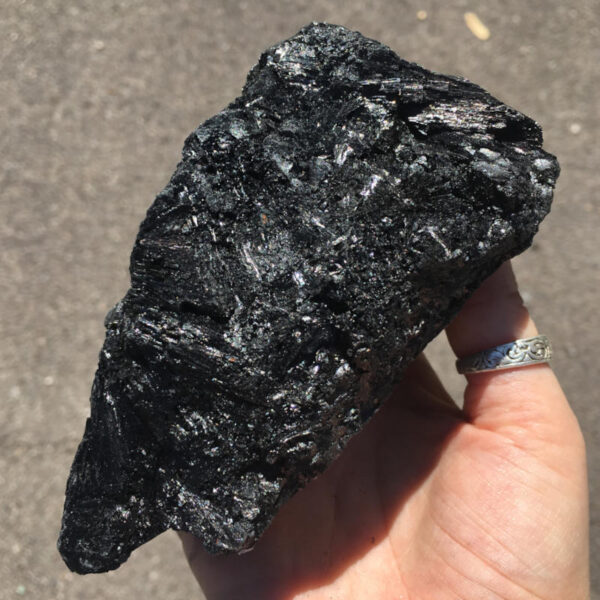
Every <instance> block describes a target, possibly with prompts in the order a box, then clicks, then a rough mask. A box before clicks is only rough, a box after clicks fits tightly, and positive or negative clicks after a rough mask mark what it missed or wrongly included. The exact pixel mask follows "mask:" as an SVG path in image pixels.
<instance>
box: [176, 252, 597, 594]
mask: <svg viewBox="0 0 600 600" xmlns="http://www.w3.org/2000/svg"><path fill="white" fill-rule="evenodd" d="M536 333H537V332H536V329H535V326H534V324H533V322H532V321H531V319H530V318H529V315H528V313H527V311H526V309H525V308H524V307H523V305H522V301H521V298H520V296H519V294H518V292H517V287H516V282H515V280H514V277H513V275H512V271H511V268H510V265H509V264H508V263H507V264H505V265H504V266H503V267H502V268H501V269H499V270H498V272H497V273H496V274H494V275H493V276H492V277H491V278H490V279H488V280H487V281H486V282H485V283H484V285H483V286H482V287H481V288H480V289H479V290H478V291H477V292H476V293H475V295H474V296H473V297H472V298H471V299H470V300H469V302H468V303H467V304H466V305H465V307H464V308H463V309H462V311H461V312H460V314H459V315H458V316H457V317H456V319H455V320H454V321H453V322H452V324H451V325H450V326H449V327H448V329H447V334H448V338H449V341H450V344H451V345H452V347H453V349H454V351H455V352H456V354H457V355H458V356H465V355H469V354H472V353H473V352H476V351H478V350H482V349H485V348H489V347H493V346H496V345H498V344H501V343H504V342H507V341H512V340H514V339H518V338H523V337H531V336H534V335H536ZM181 535H182V539H183V545H184V550H185V552H186V555H187V557H188V560H189V562H190V566H191V568H192V571H193V573H194V575H195V576H196V578H197V579H198V581H199V582H200V584H201V586H202V589H203V590H204V592H205V594H206V597H207V598H208V600H238V599H244V600H248V599H251V600H255V599H256V600H288V599H297V600H299V599H302V600H309V599H310V600H321V599H322V600H325V599H327V600H338V599H339V600H349V599H354V598H369V599H374V600H401V599H405V600H408V599H410V600H446V599H453V600H456V599H461V600H482V599H503V600H533V599H535V600H551V599H552V600H554V599H556V600H585V599H587V598H589V556H588V552H589V541H588V536H589V526H588V491H587V478H586V466H585V447H584V442H583V438H582V435H581V431H580V429H579V426H578V423H577V420H576V418H575V416H574V414H573V412H572V411H571V409H570V407H569V405H568V403H567V400H566V398H565V396H564V395H563V393H562V390H561V388H560V386H559V384H558V382H557V381H556V378H555V377H554V374H553V373H552V370H551V369H550V367H549V366H547V365H543V364H542V365H536V366H529V367H523V368H517V369H511V370H506V371H497V372H493V373H477V374H473V375H469V376H468V386H467V389H466V391H465V402H464V408H463V410H459V409H458V408H457V407H456V405H455V404H454V403H453V402H452V400H451V399H450V397H449V396H448V394H447V393H446V391H445V390H444V388H443V386H442V384H441V383H440V381H439V380H438V378H437V376H436V375H435V373H434V372H433V370H432V369H431V367H430V366H429V364H428V363H427V360H426V359H425V358H424V357H423V356H421V357H419V358H418V359H417V360H416V361H415V362H414V363H413V364H412V365H411V366H410V367H409V368H408V369H407V371H406V373H405V375H404V377H403V380H402V382H401V383H400V385H399V386H398V388H397V390H396V391H395V392H394V394H393V395H392V396H391V397H390V398H389V399H388V400H387V402H386V403H385V404H384V405H383V407H382V408H381V409H380V410H379V412H378V413H377V414H376V415H375V416H374V417H373V419H372V420H371V421H370V422H369V423H368V424H367V426H366V427H365V428H364V430H363V431H362V432H361V433H359V434H358V435H357V436H355V438H353V439H352V440H351V442H350V443H349V444H348V446H347V448H346V449H345V450H344V452H343V453H342V455H341V456H340V458H339V459H338V460H337V461H335V462H334V463H333V464H332V465H331V466H330V468H329V469H328V470H327V471H326V472H325V473H324V474H323V475H321V476H320V477H318V478H317V479H315V480H314V481H312V482H311V483H310V484H309V485H308V486H307V487H306V488H305V489H304V490H302V491H300V492H299V493H298V494H296V495H295V496H294V497H293V498H292V499H291V500H290V501H289V502H288V503H287V504H286V505H285V506H284V507H283V508H282V510H281V511H280V512H279V514H278V515H277V516H276V517H275V519H274V520H273V523H272V524H271V526H270V527H269V528H268V530H267V531H266V532H265V534H264V535H263V537H262V538H261V539H260V540H259V542H258V543H257V544H256V546H255V548H254V549H253V550H252V551H251V552H249V553H246V554H243V555H239V556H237V555H234V556H211V555H209V554H207V553H206V552H204V550H203V549H202V545H201V543H200V541H199V540H197V539H196V538H194V537H193V536H191V535H189V534H181Z"/></svg>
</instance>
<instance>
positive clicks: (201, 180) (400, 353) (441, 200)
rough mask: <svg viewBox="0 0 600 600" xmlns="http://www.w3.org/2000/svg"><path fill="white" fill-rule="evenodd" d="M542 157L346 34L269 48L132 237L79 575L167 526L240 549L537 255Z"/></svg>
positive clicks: (524, 135) (453, 81)
mask: <svg viewBox="0 0 600 600" xmlns="http://www.w3.org/2000/svg"><path fill="white" fill-rule="evenodd" d="M541 142H542V134H541V131H540V128H539V127H538V126H537V125H536V123H535V122H534V121H532V120H531V119H529V118H527V117H525V116H524V115H522V114H520V113H519V112H517V111H515V110H514V109H512V108H509V107H507V106H505V105H504V104H502V103H501V102H499V101H498V100H495V99H494V98H492V97H491V96H490V95H488V94H487V93H486V92H485V91H484V90H482V89H481V88H479V87H477V86H476V85H474V84H472V83H469V82H467V81H465V80H463V79H460V78H456V77H448V76H444V75H438V74H434V73H431V72H429V71H426V70H424V69H423V68H421V67H419V66H417V65H414V64H410V63H407V62H405V61H403V60H401V59H400V58H398V56H396V54H394V53H393V52H392V51H391V50H390V49H389V48H387V47H385V46H383V45H381V44H379V43H378V42H375V41H373V40H369V39H366V38H364V37H363V36H361V35H360V34H359V33H356V32H351V31H348V30H347V29H344V28H342V27H337V26H333V25H325V24H313V25H310V26H308V27H306V28H305V29H303V30H302V31H300V32H299V33H298V34H297V35H295V36H294V37H292V38H291V39H289V40H287V41H285V42H282V43H280V44H277V45H276V46H274V47H272V48H270V49H269V50H267V51H266V52H265V53H264V54H263V55H262V56H261V58H260V61H259V63H258V65H257V66H256V67H254V68H253V70H252V71H251V72H250V74H249V76H248V80H247V83H246V85H245V87H244V90H243V92H242V95H241V96H240V97H239V98H238V99H237V100H235V101H234V102H233V103H232V104H231V105H230V106H229V107H227V108H226V109H225V110H223V111H222V112H221V113H219V114H218V115H216V116H214V117H213V118H211V119H209V120H208V121H206V123H204V124H203V125H201V126H200V127H199V128H198V129H196V130H195V131H194V132H193V133H192V134H191V135H190V136H189V137H188V139H187V140H186V142H185V146H184V149H183V159H182V161H181V163H180V164H179V165H178V167H177V170H176V171H175V173H174V174H173V177H172V179H171V181H170V182H169V184H168V185H167V187H166V188H165V189H164V190H163V192H161V193H160V194H159V196H158V197H157V198H156V200H155V202H154V204H153V205H152V206H151V207H150V209H149V211H148V214H147V217H146V219H145V220H144V221H143V223H142V225H141V227H140V231H139V234H138V237H137V240H136V243H135V247H134V249H133V253H132V256H131V289H130V290H129V292H128V293H127V295H126V296H125V298H124V299H123V300H122V301H121V302H120V303H119V304H118V305H117V306H116V307H115V308H114V309H113V310H112V311H111V312H110V313H109V314H108V316H107V318H106V328H107V334H106V341H105V343H104V347H103V348H102V351H101V353H100V362H99V366H98V371H97V373H96V378H95V381H94V385H93V389H92V397H91V417H90V419H89V420H88V422H87V425H86V430H85V434H84V437H83V440H82V442H81V445H80V447H79V450H78V451H77V455H76V457H75V461H74V463H73V468H72V471H71V475H70V478H69V481H68V486H67V498H66V503H65V512H64V517H63V526H62V530H61V534H60V539H59V548H60V551H61V553H62V555H63V557H64V559H65V561H66V563H67V564H68V566H69V567H70V568H71V569H73V570H75V571H78V572H82V573H87V572H98V571H106V570H109V569H114V568H116V567H117V566H119V565H120V564H121V563H122V562H123V561H125V560H126V559H127V557H128V556H129V554H130V553H131V551H132V550H133V549H135V548H136V547H138V546H139V545H141V544H143V543H144V542H146V541H147V540H149V539H150V538H152V537H154V536H155V535H157V534H159V533H161V532H162V531H164V530H166V529H168V528H172V529H178V530H185V531H190V532H192V533H193V534H195V535H196V536H198V537H199V538H200V539H201V540H202V542H203V544H204V546H205V547H206V549H207V550H209V551H210V552H239V551H241V550H244V549H248V548H250V547H251V546H252V545H253V544H254V543H255V542H256V540H257V538H258V537H259V536H260V534H261V533H262V532H263V530H264V529H265V528H266V527H267V525H268V524H269V522H270V521H271V519H272V518H273V516H274V515H275V513H276V512H277V510H278V509H279V508H280V507H281V505H282V504H283V503H284V502H285V501H286V500H287V499H288V498H289V497H290V496H291V495H292V494H294V492H296V491H297V490H298V489H299V488H300V487H302V486H303V485H305V484H306V483H307V482H308V481H309V480H310V479H312V478H313V477H314V476H315V475H317V474H319V473H321V472H322V471H323V470H324V469H325V468H326V467H327V465H328V464H330V463H331V461H332V460H333V459H334V458H335V457H336V456H337V455H338V454H339V453H340V452H341V450H342V449H343V447H344V445H345V444H346V442H347V441H348V439H349V438H350V437H351V436H352V435H354V434H355V433H356V432H358V431H359V430H360V429H361V427H362V426H363V425H364V423H365V422H366V421H367V420H368V419H369V418H370V417H371V416H372V415H373V413H374V411H375V410H376V409H377V407H378V406H379V405H380V404H381V402H382V401H384V399H385V398H386V395H387V394H388V393H389V391H390V389H391V387H392V385H393V384H394V382H396V381H397V380H398V378H399V376H400V375H401V373H402V371H403V369H404V367H405V366H406V365H407V364H408V363H409V362H410V361H411V360H412V359H413V358H414V357H415V356H416V355H417V354H418V353H419V352H421V351H422V350H423V348H424V347H425V345H426V344H427V343H428V342H429V341H430V340H431V339H432V338H433V337H434V336H435V335H436V334H437V333H438V332H439V331H440V330H441V329H442V328H443V327H444V326H445V325H446V324H447V323H448V322H449V321H450V320H451V318H452V317H453V315H454V314H455V313H456V312H457V310H458V309H459V308H460V306H461V305H462V303H463V302H464V301H465V300H466V299H467V297H468V296H469V294H470V293H471V292H472V291H473V290H474V289H475V288H476V287H477V286H478V285H479V284H480V283H481V282H482V281H483V280H484V279H485V278H486V277H487V276H488V275H490V274H491V273H492V272H493V271H494V270H495V269H496V268H497V267H498V266H499V265H500V264H501V263H502V262H503V261H504V260H506V259H507V258H509V257H511V256H513V255H515V254H517V253H519V252H521V251H522V250H524V249H525V248H527V246H529V244H530V243H531V240H532V237H533V235H534V233H535V232H536V231H537V228H538V225H539V223H540V221H541V220H542V219H543V217H544V216H545V215H546V213H547V212H548V210H549V207H550V202H551V198H552V191H553V186H554V183H555V180H556V177H557V176H558V165H557V162H556V160H555V159H554V157H553V156H551V155H549V154H547V153H545V152H544V151H543V150H541V147H540V146H541ZM408 459H410V457H408Z"/></svg>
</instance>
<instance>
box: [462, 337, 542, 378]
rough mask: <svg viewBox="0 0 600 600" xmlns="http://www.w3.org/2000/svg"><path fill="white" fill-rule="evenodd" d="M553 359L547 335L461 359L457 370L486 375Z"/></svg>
mask: <svg viewBox="0 0 600 600" xmlns="http://www.w3.org/2000/svg"><path fill="white" fill-rule="evenodd" d="M551 358H552V345H551V344H550V340H549V339H548V338H547V337H546V336H545V335H536V336H535V337H532V338H525V339H522V340H515V341H514V342H508V343H507V344H501V345H500V346H495V347H494V348H489V349H488V350H482V351H481V352H477V353H475V354H471V356H466V357H465V358H459V359H458V360H457V361H456V370H457V371H458V372H459V373H461V374H463V375H464V374H465V373H485V372H486V371H497V370H500V369H513V368H514V367H526V366H528V365H537V364H539V363H545V362H548V361H549V360H550V359H551Z"/></svg>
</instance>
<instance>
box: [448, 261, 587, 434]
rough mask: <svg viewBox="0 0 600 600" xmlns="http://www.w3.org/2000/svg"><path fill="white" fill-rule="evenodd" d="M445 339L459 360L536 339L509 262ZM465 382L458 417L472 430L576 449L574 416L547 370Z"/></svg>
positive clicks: (479, 377)
mask: <svg viewBox="0 0 600 600" xmlns="http://www.w3.org/2000/svg"><path fill="white" fill-rule="evenodd" d="M446 333H447V335H448V340H449V342H450V345H451V346H452V348H453V350H454V352H455V353H456V355H457V356H458V357H459V358H461V357H464V356H468V355H470V354H473V353H475V352H478V351H480V350H485V349H487V348H492V347H494V346H497V345H500V344H504V343H506V342H511V341H513V340H515V339H519V338H528V337H532V336H535V335H537V333H538V332H537V329H536V327H535V324H534V323H533V320H532V319H531V317H530V316H529V313H528V311H527V309H526V308H525V306H524V305H523V300H522V298H521V296H520V295H519V291H518V288H517V282H516V279H515V276H514V274H513V271H512V268H511V265H510V263H509V262H507V263H505V264H503V265H502V266H501V267H500V269H498V271H496V273H494V274H493V275H492V276H491V277H490V278H489V279H487V280H486V281H485V282H484V283H483V285H482V286H481V287H480V288H479V289H478V290H477V291H476V292H475V294H474V295H473V296H472V297H471V298H470V299H469V300H468V301H467V303H466V304H465V305H464V307H463V308H462V310H461V311H460V313H459V314H458V315H457V316H456V318H455V319H454V320H453V321H452V323H451V324H450V325H449V326H448V328H447V329H446ZM467 380H468V384H467V388H466V390H465V403H464V412H465V414H466V416H467V418H468V419H469V421H470V422H471V423H472V424H474V425H476V426H478V427H481V428H485V429H490V430H493V431H497V432H499V433H504V434H507V435H509V436H510V437H511V438H513V439H514V440H515V442H518V443H519V444H521V443H523V444H526V445H528V444H539V443H540V442H542V443H544V444H547V443H548V442H553V443H556V442H568V441H569V440H573V442H574V443H575V442H577V443H579V442H581V443H582V439H581V432H580V430H579V426H578V423H577V420H576V418H575V415H574V414H573V412H572V411H571V408H570V406H569V404H568V402H567V399H566V398H565V395H564V394H563V391H562V389H561V387H560V385H559V383H558V381H557V379H556V377H555V376H554V373H553V372H552V369H551V368H550V366H549V365H548V364H536V365H531V366H526V367H516V368H514V369H507V370H500V371H492V372H484V373H473V374H469V375H467Z"/></svg>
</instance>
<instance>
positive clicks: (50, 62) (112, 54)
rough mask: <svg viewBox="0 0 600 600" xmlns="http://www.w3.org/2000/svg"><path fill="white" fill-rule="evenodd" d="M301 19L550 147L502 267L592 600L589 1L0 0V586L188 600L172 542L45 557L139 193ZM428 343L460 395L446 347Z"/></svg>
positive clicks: (594, 413)
mask: <svg viewBox="0 0 600 600" xmlns="http://www.w3.org/2000/svg"><path fill="white" fill-rule="evenodd" d="M418 11H426V13H427V14H426V15H423V14H420V17H421V19H419V18H418V17H417V12H418ZM466 11H475V12H476V13H477V14H478V15H479V16H480V18H481V20H482V21H483V22H484V23H485V24H486V25H487V26H488V27H489V29H490V32H491V36H490V38H489V40H487V41H482V40H480V39H478V38H477V37H476V36H475V35H474V34H473V33H472V32H471V31H470V30H469V29H468V28H467V27H466V26H465V22H464V20H463V15H464V13H465V12H466ZM423 17H425V18H424V19H423ZM312 20H326V21H330V22H334V23H340V24H343V25H346V26H349V27H351V28H355V29H359V30H360V31H362V32H363V33H364V34H366V35H368V36H370V37H374V38H376V39H379V40H381V41H383V42H385V43H387V44H388V45H390V46H391V47H392V48H394V49H395V50H396V51H397V52H398V53H400V54H401V55H402V56H404V57H405V58H408V59H410V60H414V61H416V62H419V63H421V64H423V65H424V66H426V67H429V68H431V69H434V70H438V71H442V72H448V73H456V74H461V75H463V76H466V77H468V78H469V79H472V80H473V81H475V82H477V83H479V84H481V85H483V86H484V87H486V88H487V89H489V90H490V91H491V92H492V93H493V94H495V95H496V96H497V97H499V98H500V99H503V100H505V101H506V102H508V103H509V104H511V105H513V106H515V107H517V108H519V109H520V110H522V111H524V112H525V113H527V114H530V115H532V116H533V117H535V118H536V119H537V120H538V121H539V122H540V123H541V124H542V126H543V127H544V130H545V137H546V141H547V148H548V149H549V150H550V151H552V152H554V153H555V154H557V155H558V157H559V158H560V161H561V164H562V167H563V174H562V176H561V179H560V181H559V185H558V189H557V193H556V201H555V204H554V209H553V212H552V214H551V215H550V217H549V218H548V219H547V221H546V222H545V223H544V225H543V227H542V231H541V233H540V235H539V237H538V238H537V239H536V243H535V245H534V247H533V249H532V250H531V251H529V252H528V253H526V255H525V256H523V257H522V258H520V259H519V260H518V261H517V264H516V269H517V273H518V275H519V277H520V281H521V284H522V289H523V292H524V295H525V297H526V299H527V301H528V303H529V305H530V307H531V309H532V311H533V314H534V316H535V317H536V319H537V321H538V323H539V325H540V329H541V330H542V331H544V332H546V333H547V334H548V335H550V337H551V338H552V339H553V340H554V341H555V346H556V360H555V368H556V371H557V373H558V374H559V376H560V378H561V380H562V382H563V384H564V387H565V389H566V391H567V393H568V395H569V397H570V398H571V401H572V403H573V406H574V408H575V410H576V412H577V414H578V415H579V418H580V419H581V422H582V425H583V429H584V431H585V434H586V436H587V441H588V448H589V460H590V475H591V493H592V565H593V568H592V571H593V578H594V583H595V586H596V590H597V591H596V596H594V597H595V598H600V589H599V588H600V539H599V537H600V536H599V533H600V501H599V500H598V498H600V462H599V460H598V458H599V456H600V435H599V433H600V431H599V430H600V406H599V404H598V391H597V390H598V375H597V374H598V361H597V354H595V352H597V348H598V343H599V341H600V340H599V333H598V332H599V330H600V328H599V325H600V323H599V317H598V309H597V303H598V287H599V286H598V282H599V279H598V268H599V266H600V265H599V263H600V250H599V246H598V231H599V226H600V205H599V202H598V191H597V190H598V189H600V169H598V164H599V163H600V148H599V146H598V144H597V134H598V125H599V115H600V113H598V112H597V98H598V97H599V96H600V89H599V85H598V71H597V65H598V60H599V59H600V5H599V4H598V1H597V0H572V1H571V2H562V1H560V0H532V1H530V2H522V1H521V0H506V1H504V2H493V3H492V2H484V1H477V0H471V1H467V0H405V1H402V0H395V1H391V0H388V1H383V0H360V1H358V0H344V1H342V0H330V1H327V0H320V1H315V2H309V1H307V0H295V1H288V0H277V1H275V0H267V1H263V2H259V1H256V2H253V1H246V2H243V1H238V2H234V1H231V0H171V1H170V2H162V1H159V0H128V1H125V0H78V1H77V2H75V1H71V2H69V1H68V0H45V1H44V2H41V1H38V0H3V2H2V3H1V6H0V39H1V40H2V43H1V44H0V128H1V131H2V135H0V156H2V163H1V164H0V178H1V185H0V190H1V192H0V194H1V196H0V197H1V201H0V210H1V215H0V217H1V218H0V294H1V296H0V298H1V306H0V340H1V344H0V398H1V401H0V522H1V523H2V525H3V529H4V531H3V534H2V535H1V536H0V598H1V599H12V598H19V597H24V598H28V597H29V598H44V599H45V598H49V599H57V600H58V599H63V598H68V599H71V598H73V599H82V600H85V599H90V600H91V599H93V600H103V599H111V600H118V599H125V598H127V599H130V598H169V600H183V599H186V600H187V599H189V598H197V597H201V594H200V592H199V591H198V589H197V587H196V585H195V583H194V581H193V580H192V577H191V576H190V574H189V572H188V570H187V567H186V565H185V563H184V560H183V558H182V556H181V554H180V552H179V548H178V541H177V540H176V538H175V537H174V536H173V535H164V536H161V537H160V538H158V539H156V540H154V541H153V542H151V543H150V544H148V545H146V546H145V547H144V548H142V549H140V550H139V551H137V552H136V553H135V554H134V556H133V557H132V558H131V560H130V561H129V562H128V563H127V564H126V565H125V566H124V567H122V568H121V569H120V570H119V571H117V572H115V573H110V574H108V575H99V576H86V577H79V576H75V575H72V574H71V573H69V572H68V571H67V569H66V568H65V567H64V565H63V563H62V561H61V559H60V557H59V555H58V553H57V551H56V549H55V540H56V536H57V533H58V528H59V523H60V515H61V509H62V502H63V492H64V485H65V480H66V477H67V473H68V468H69V465H70V462H71V460H72V456H73V453H74V451H75V448H76V445H77V443H78V441H79V439H80V436H81V433H82V429H83V425H84V420H85V417H86V415H87V413H88V401H87V399H88V395H89V389H90V384H91V380H92V376H93V372H94V369H95V364H96V359H97V353H98V350H99V348H100V344H101V341H102V339H103V327H102V321H103V317H104V314H105V313H106V312H107V310H108V309H109V308H110V307H111V306H112V305H113V304H114V302H115V301H116V300H118V299H119V298H120V297H121V296H122V294H123V293H124V291H125V290H126V288H127V265H128V257H129V252H130V249H131V245H132V243H133V240H134V236H135V233H136V230H137V227H138V224H139V222H140V220H141V218H142V217H143V215H144V212H145V210H146V208H147V206H148V205H149V204H150V202H151V201H152V199H153V197H154V195H155V194H156V193H157V192H158V191H159V190H160V189H161V187H162V186H163V185H164V184H165V183H166V181H167V180H168V177H169V175H170V174H171V172H172V170H173V168H174V166H175V164H176V162H177V160H178V156H179V153H180V150H181V146H182V142H183V140H184V138H185V137H186V135H187V134H188V133H189V131H191V130H192V129H193V128H194V127H195V126H196V125H197V124H198V123H199V122H201V121H202V120H204V119H205V118H207V117H209V116H211V115H212V114H213V113H215V112H217V111H218V110H219V109H220V108H222V107H223V106H224V105H225V104H226V103H227V102H229V101H230V100H231V99H232V98H233V97H234V96H235V95H236V94H237V92H238V91H239V89H240V88H241V86H242V84H243V81H244V77H245V74H246V72H247V70H248V69H249V67H250V66H251V65H252V64H253V63H254V61H255V60H256V59H257V57H258V55H259V52H260V51H261V50H262V49H263V48H265V47H266V46H268V45H270V44H271V43H274V42H276V41H278V40H280V39H283V38H285V37H288V36H289V35H290V34H292V33H294V32H295V31H296V30H297V29H298V28H300V27H301V26H302V25H304V24H306V23H307V22H309V21H312ZM595 111H596V112H595ZM431 353H432V355H433V357H434V359H435V362H436V364H438V365H439V366H440V369H441V370H442V372H443V374H444V376H445V377H447V378H448V380H449V381H450V387H451V389H452V390H453V391H454V392H455V393H457V394H458V393H460V389H461V381H460V379H459V378H458V377H457V376H455V375H453V374H452V357H451V355H450V353H449V351H448V349H447V348H446V346H445V344H444V342H443V341H438V342H436V343H435V344H434V347H433V349H432V351H431Z"/></svg>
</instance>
